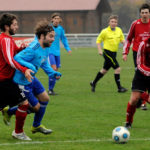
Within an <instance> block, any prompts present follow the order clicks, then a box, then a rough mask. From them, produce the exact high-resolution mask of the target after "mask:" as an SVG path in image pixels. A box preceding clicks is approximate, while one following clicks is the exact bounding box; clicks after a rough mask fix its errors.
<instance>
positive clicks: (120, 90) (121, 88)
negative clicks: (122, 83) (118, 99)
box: [118, 87, 128, 93]
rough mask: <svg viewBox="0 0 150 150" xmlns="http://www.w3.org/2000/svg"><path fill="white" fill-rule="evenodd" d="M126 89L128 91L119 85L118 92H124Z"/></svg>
mask: <svg viewBox="0 0 150 150" xmlns="http://www.w3.org/2000/svg"><path fill="white" fill-rule="evenodd" d="M126 91H128V90H127V89H126V88H124V87H120V88H119V89H118V92H119V93H124V92H126Z"/></svg>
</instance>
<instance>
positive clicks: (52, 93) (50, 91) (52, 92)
mask: <svg viewBox="0 0 150 150" xmlns="http://www.w3.org/2000/svg"><path fill="white" fill-rule="evenodd" d="M48 95H58V94H57V93H55V92H54V91H53V90H49V91H48Z"/></svg>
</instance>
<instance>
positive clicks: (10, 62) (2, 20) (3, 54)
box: [0, 13, 33, 140]
mask: <svg viewBox="0 0 150 150" xmlns="http://www.w3.org/2000/svg"><path fill="white" fill-rule="evenodd" d="M0 29H1V31H2V33H1V35H0V96H1V101H0V110H2V109H3V108H4V107H5V106H7V105H9V106H10V107H12V106H15V105H17V104H19V106H18V109H17V111H16V124H15V130H14V131H13V133H12V136H13V137H14V138H17V139H20V140H31V139H30V138H29V137H28V136H27V135H26V134H25V133H24V131H23V126H24V121H25V119H26V116H27V109H28V106H29V104H28V101H27V99H26V97H25V95H24V93H23V91H21V90H20V89H19V87H18V85H17V84H15V83H14V82H13V80H12V78H13V75H14V72H15V69H18V70H20V71H21V72H22V74H23V75H24V76H25V78H26V79H27V80H28V81H29V82H31V78H32V75H31V74H30V73H33V71H32V70H30V69H28V68H26V67H23V66H21V65H20V64H19V63H18V62H16V61H15V60H14V58H13V57H14V55H15V54H16V53H17V52H19V51H20V50H21V49H22V48H18V47H17V46H16V44H15V42H14V40H13V38H12V35H14V34H15V33H16V31H17V29H18V21H17V17H16V16H15V15H13V14H10V13H4V14H2V15H1V17H0Z"/></svg>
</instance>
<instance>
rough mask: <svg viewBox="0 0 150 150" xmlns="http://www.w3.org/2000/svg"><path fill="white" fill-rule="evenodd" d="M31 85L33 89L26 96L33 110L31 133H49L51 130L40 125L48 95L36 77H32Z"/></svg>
mask: <svg viewBox="0 0 150 150" xmlns="http://www.w3.org/2000/svg"><path fill="white" fill-rule="evenodd" d="M32 85H33V86H32V89H33V91H32V93H30V95H29V94H28V96H27V98H28V100H29V103H30V104H31V105H32V106H33V108H34V111H35V115H34V121H33V126H32V128H31V131H32V133H36V132H41V133H43V134H50V133H51V132H52V130H50V129H47V128H45V127H44V126H43V125H41V121H42V119H43V117H44V114H45V111H46V107H47V104H48V102H49V96H48V94H47V92H46V91H45V89H44V87H43V85H42V84H41V83H40V82H39V80H38V79H37V78H35V79H34V81H33V84H32ZM25 94H26V93H25ZM35 96H36V97H35Z"/></svg>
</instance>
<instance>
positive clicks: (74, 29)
mask: <svg viewBox="0 0 150 150" xmlns="http://www.w3.org/2000/svg"><path fill="white" fill-rule="evenodd" d="M3 12H10V13H14V14H16V15H17V16H18V18H19V26H20V28H19V31H18V33H33V31H34V27H35V25H36V23H37V22H38V21H39V20H41V19H43V18H46V19H49V20H50V15H51V14H52V13H54V12H59V13H60V14H61V15H62V18H63V26H64V28H65V31H66V33H97V32H99V30H100V29H101V27H102V26H101V19H102V15H103V13H110V12H111V7H110V5H109V3H108V1H107V0H75V1H72V0H54V1H52V0H5V1H0V13H3Z"/></svg>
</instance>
